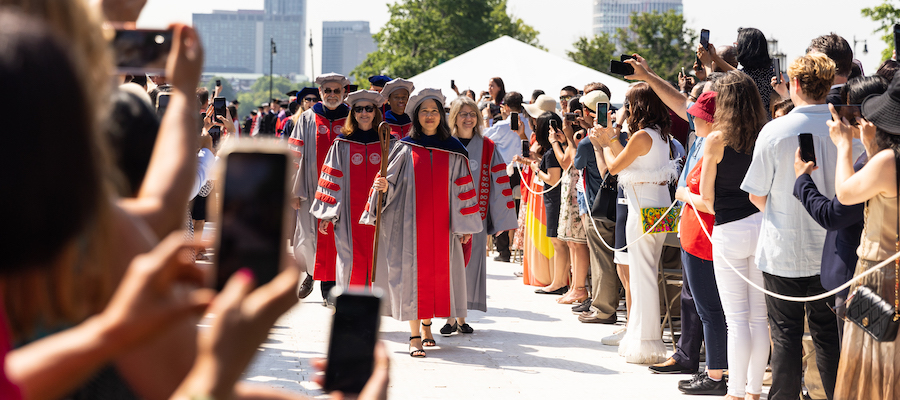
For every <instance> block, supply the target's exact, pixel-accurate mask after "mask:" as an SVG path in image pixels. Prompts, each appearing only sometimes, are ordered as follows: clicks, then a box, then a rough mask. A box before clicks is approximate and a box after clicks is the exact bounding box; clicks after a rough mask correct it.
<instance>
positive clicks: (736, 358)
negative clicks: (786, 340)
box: [712, 212, 769, 398]
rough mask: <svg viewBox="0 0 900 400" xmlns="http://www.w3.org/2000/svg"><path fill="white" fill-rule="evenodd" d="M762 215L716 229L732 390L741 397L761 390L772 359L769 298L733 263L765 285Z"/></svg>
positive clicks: (716, 263) (715, 264) (716, 258)
mask: <svg viewBox="0 0 900 400" xmlns="http://www.w3.org/2000/svg"><path fill="white" fill-rule="evenodd" d="M761 224H762V213H761V212H758V213H756V214H753V215H751V216H749V217H746V218H744V219H741V220H737V221H733V222H729V223H726V224H722V225H716V227H715V229H713V233H712V246H713V268H714V270H715V271H716V285H717V286H718V287H719V297H720V298H721V299H722V310H723V311H724V312H725V324H726V325H727V326H728V394H730V395H732V396H736V397H741V398H743V397H744V395H745V394H746V393H747V392H749V393H752V394H759V393H762V380H763V373H764V372H765V371H766V363H767V362H768V359H769V328H768V325H767V323H766V297H765V295H764V294H762V292H760V291H759V290H756V289H754V288H752V287H750V285H748V284H747V282H745V281H744V280H743V279H741V278H740V277H739V276H738V275H737V274H736V273H735V272H734V270H732V269H731V267H729V264H730V265H732V266H733V267H734V268H735V269H737V270H738V271H739V272H740V273H741V275H744V276H746V277H747V278H749V279H750V280H751V281H752V282H753V283H755V284H757V285H759V286H760V287H762V286H763V277H762V271H760V270H759V268H757V267H756V257H755V253H756V244H757V241H758V240H759V231H760V225H761Z"/></svg>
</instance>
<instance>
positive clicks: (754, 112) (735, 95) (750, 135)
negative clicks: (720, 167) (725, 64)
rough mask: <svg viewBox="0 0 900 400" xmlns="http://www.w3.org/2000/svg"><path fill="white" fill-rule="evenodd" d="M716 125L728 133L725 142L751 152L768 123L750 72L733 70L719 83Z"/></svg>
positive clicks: (724, 132) (717, 86)
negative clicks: (748, 73) (760, 132)
mask: <svg viewBox="0 0 900 400" xmlns="http://www.w3.org/2000/svg"><path fill="white" fill-rule="evenodd" d="M713 119H714V120H715V121H716V122H715V124H714V127H715V129H716V130H719V131H721V132H722V133H723V134H724V135H725V145H726V146H728V147H731V148H732V149H734V150H735V151H737V152H738V153H744V154H750V153H752V152H753V145H754V144H756V137H757V136H759V131H760V130H761V129H762V127H763V125H765V124H766V122H768V120H769V118H768V117H767V114H766V109H765V106H764V105H763V103H762V98H761V97H760V96H759V90H758V89H756V83H755V82H753V79H751V78H750V76H749V75H747V74H745V73H743V72H741V71H737V70H732V71H728V72H726V73H725V76H724V77H722V79H719V81H718V82H717V83H716V113H715V116H714V117H713Z"/></svg>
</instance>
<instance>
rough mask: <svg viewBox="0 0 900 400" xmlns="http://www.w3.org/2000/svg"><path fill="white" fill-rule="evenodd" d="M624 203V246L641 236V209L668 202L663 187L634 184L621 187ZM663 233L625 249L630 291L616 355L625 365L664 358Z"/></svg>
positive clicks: (667, 191)
mask: <svg viewBox="0 0 900 400" xmlns="http://www.w3.org/2000/svg"><path fill="white" fill-rule="evenodd" d="M625 191H626V192H625V193H626V195H625V196H626V198H627V200H628V222H627V223H626V224H625V237H626V239H627V242H628V243H631V242H634V241H635V240H637V239H638V238H639V237H641V236H642V235H644V231H643V227H642V226H641V207H645V208H646V207H668V206H669V205H670V204H671V203H672V201H671V199H670V197H669V188H668V186H665V185H653V184H638V185H634V187H633V188H629V187H626V188H625ZM665 240H666V234H664V233H655V234H648V235H644V236H643V237H642V238H641V239H640V240H639V241H637V242H635V243H634V244H632V245H631V246H630V247H629V248H628V261H629V264H628V273H629V280H630V291H631V310H629V318H628V331H627V332H626V333H625V336H624V337H623V338H622V341H621V342H619V355H620V356H623V357H625V362H629V363H635V364H654V363H658V362H662V361H663V360H665V359H666V346H665V345H664V344H663V342H662V336H661V329H660V318H659V314H660V312H659V311H660V310H659V280H658V277H659V269H658V268H659V257H660V254H661V253H662V247H663V242H664V241H665Z"/></svg>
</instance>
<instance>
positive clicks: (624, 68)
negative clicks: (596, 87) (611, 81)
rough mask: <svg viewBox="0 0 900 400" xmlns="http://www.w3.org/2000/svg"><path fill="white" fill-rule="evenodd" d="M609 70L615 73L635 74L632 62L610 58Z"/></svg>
mask: <svg viewBox="0 0 900 400" xmlns="http://www.w3.org/2000/svg"><path fill="white" fill-rule="evenodd" d="M609 72H611V73H613V74H618V75H622V76H628V75H634V67H632V66H631V64H628V63H624V62H621V61H616V60H610V61H609Z"/></svg>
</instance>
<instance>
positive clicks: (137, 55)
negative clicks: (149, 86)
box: [112, 29, 172, 75]
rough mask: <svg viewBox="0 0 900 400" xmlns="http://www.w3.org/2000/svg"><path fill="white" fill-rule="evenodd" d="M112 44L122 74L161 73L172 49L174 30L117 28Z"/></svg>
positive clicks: (163, 71)
mask: <svg viewBox="0 0 900 400" xmlns="http://www.w3.org/2000/svg"><path fill="white" fill-rule="evenodd" d="M112 46H113V53H114V54H115V58H116V66H117V67H118V72H119V73H120V74H131V75H140V74H144V73H148V74H150V75H161V74H163V73H165V70H166V60H167V59H168V57H169V51H170V50H172V31H171V30H152V29H116V36H115V38H114V39H113V43H112Z"/></svg>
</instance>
